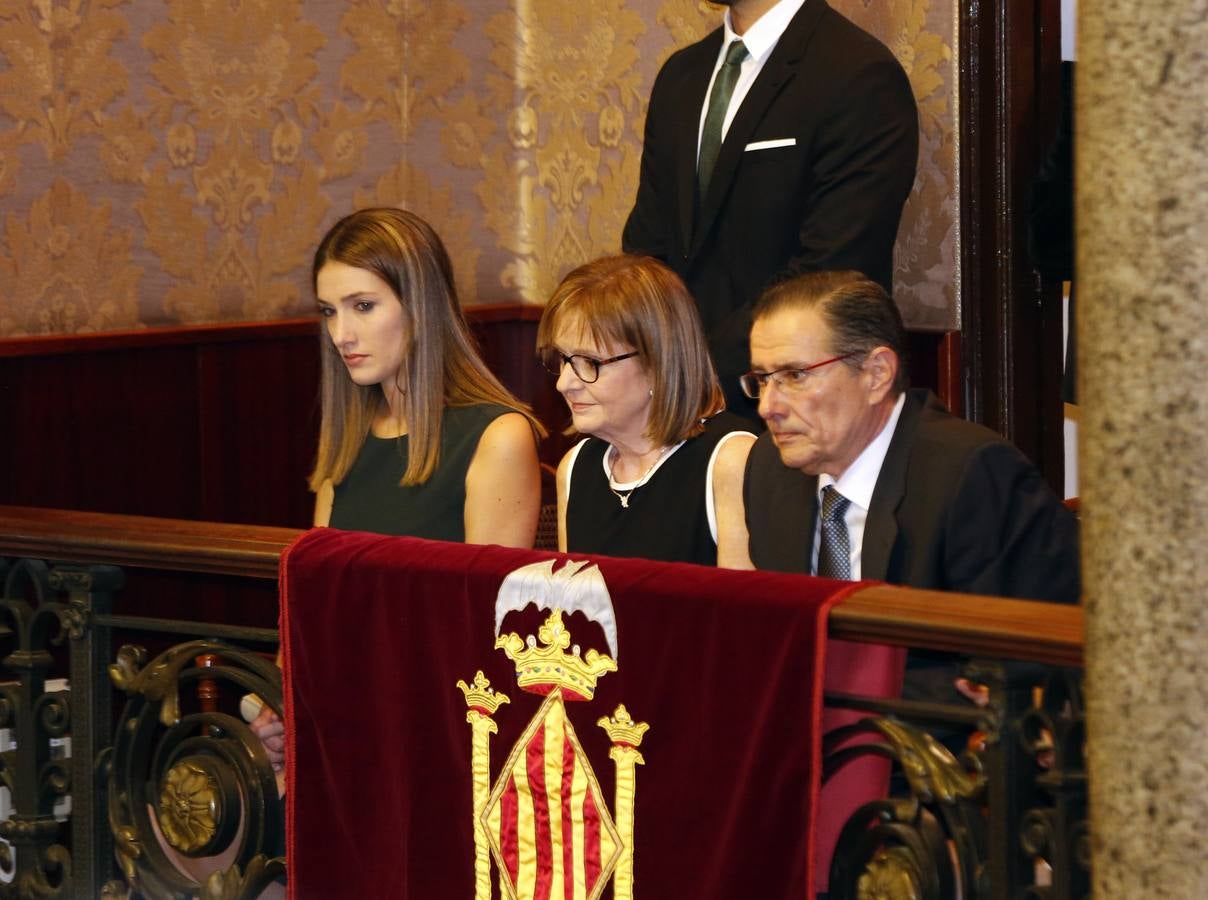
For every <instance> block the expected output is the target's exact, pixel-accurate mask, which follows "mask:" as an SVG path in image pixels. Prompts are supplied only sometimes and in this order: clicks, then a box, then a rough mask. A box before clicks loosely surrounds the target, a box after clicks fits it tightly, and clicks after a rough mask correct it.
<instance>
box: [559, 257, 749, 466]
mask: <svg viewBox="0 0 1208 900" xmlns="http://www.w3.org/2000/svg"><path fill="white" fill-rule="evenodd" d="M571 322H577V323H578V325H579V327H580V328H581V329H582V331H583V333H584V334H585V335H587V336H589V337H590V338H591V340H592V341H594V342H595V343H596V344H599V345H600V346H601V347H620V346H629V347H632V348H633V349H634V350H636V351H638V354H639V356H638V361H639V362H640V363H641V366H642V368H643V369H644V370H645V371H646V374H647V375H648V376H649V378H650V380H651V382H652V383H653V391H654V394H653V397H652V398H651V403H650V419H649V422H648V423H647V427H646V437H648V438H649V439H650V440H651V441H653V442H654V443H656V444H659V445H662V446H667V445H669V444H674V443H677V442H679V441H682V440H685V439H686V438H689V437H693V436H694V435H697V434H700V432H701V431H702V429H703V428H704V421H705V420H706V419H707V418H708V417H709V416H712V415H715V414H716V413H718V412H720V411H721V410H722V409H724V408H725V398H724V396H723V394H722V390H721V386H720V385H719V384H718V382H717V373H716V372H715V370H714V368H713V361H712V360H711V359H710V358H709V347H708V345H707V344H706V342H705V334H704V329H703V328H702V326H701V323H700V315H699V313H698V312H697V310H696V303H695V301H693V299H692V296H691V295H690V294H689V293H688V289H687V288H686V287H685V286H684V283H683V282H682V281H681V280H680V278H679V276H678V275H676V274H675V273H674V272H672V271H671V270H670V269H669V268H667V266H665V265H664V264H663V263H661V262H659V261H658V260H656V259H651V258H649V257H645V256H606V257H604V258H602V259H597V260H595V261H594V262H589V263H586V264H585V265H582V266H579V268H577V269H575V270H574V271H573V272H571V273H570V274H569V275H567V276H566V277H565V278H564V279H562V283H561V284H560V285H558V288H557V290H555V291H554V295H553V296H552V297H551V298H550V300H549V303H548V304H546V307H545V313H544V314H543V315H542V316H541V323H540V325H538V326H537V346H538V347H541V348H545V347H550V346H552V345H553V340H554V335H555V334H556V333H557V332H558V330H559V329H560V328H561V327H563V326H564V325H569V324H570V323H571Z"/></svg>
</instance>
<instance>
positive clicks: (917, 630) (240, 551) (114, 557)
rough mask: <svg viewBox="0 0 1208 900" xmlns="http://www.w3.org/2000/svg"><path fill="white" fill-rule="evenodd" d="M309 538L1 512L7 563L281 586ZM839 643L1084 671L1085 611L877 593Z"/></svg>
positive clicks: (852, 604) (841, 617) (838, 634)
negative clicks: (207, 576) (124, 569)
mask: <svg viewBox="0 0 1208 900" xmlns="http://www.w3.org/2000/svg"><path fill="white" fill-rule="evenodd" d="M301 534H302V532H301V531H298V530H296V529H290V528H266V527H257V526H250V525H227V524H221V523H216V522H192V521H184V520H178V519H155V518H148V517H143V516H116V515H107V514H104V513H86V512H74V511H69V510H57V509H30V508H22V507H12V506H0V555H4V556H19V557H33V558H39V559H47V558H48V559H61V560H71V561H72V562H81V563H94V564H96V563H106V564H110V565H118V566H131V567H136V568H137V567H144V568H150V569H159V570H166V571H175V572H205V573H218V574H226V575H239V576H244V577H248V578H257V579H273V578H276V577H277V568H278V565H279V562H280V556H281V552H282V551H283V550H284V549H285V548H286V547H287V546H289V544H290V543H292V542H293V541H294V540H295V539H297V537H298V536H299V535H301ZM830 633H831V636H832V637H835V638H842V639H844V640H854V641H867V642H872V643H879V644H893V645H896V646H905V647H921V648H926V649H931V650H944V651H950V652H954V653H963V654H968V655H971V656H994V657H1006V658H1010V659H1024V660H1031V661H1034V662H1041V663H1048V664H1050V665H1059V666H1079V665H1081V664H1082V633H1083V622H1082V608H1081V607H1079V606H1064V605H1058V604H1053V603H1039V602H1033V601H1028V600H1007V599H1003V598H1000V597H981V596H975V595H971V594H951V593H944V592H941V591H919V590H913V589H911V588H901V587H890V586H887V585H871V586H869V587H866V588H863V589H861V590H859V591H856V592H855V593H854V594H853V595H852V596H851V597H850V598H849V599H848V600H847V602H846V603H844V604H843V605H842V606H839V607H837V608H836V609H835V610H834V611H833V612H832V613H831V617H830Z"/></svg>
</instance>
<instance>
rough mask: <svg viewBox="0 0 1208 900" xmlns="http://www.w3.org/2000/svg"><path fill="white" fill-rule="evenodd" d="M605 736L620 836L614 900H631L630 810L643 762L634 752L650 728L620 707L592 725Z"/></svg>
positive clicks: (640, 755)
mask: <svg viewBox="0 0 1208 900" xmlns="http://www.w3.org/2000/svg"><path fill="white" fill-rule="evenodd" d="M596 724H597V725H599V726H600V727H601V728H603V729H604V731H605V732H606V733H607V734H608V739H609V740H610V741H612V749H611V750H609V751H608V756H609V758H610V759H612V760H613V762H614V763H615V764H616V770H617V790H616V793H617V800H616V815H617V831H619V832H620V834H621V856H620V859H618V860H617V869H616V873H615V874H614V875H613V877H612V892H613V897H614V898H615V900H633V810H634V803H635V798H636V795H637V774H636V768H637V766H639V765H645V763H646V760H644V759H643V758H642V754H641V753H639V752H638V746H639V745H640V744H641V743H642V736H643V735H644V734H645V733H646V731H647V730H648V729H649V728H650V726H649V725H647V724H646V723H645V722H635V721H633V717H632V716H630V715H629V710H627V709H625V706H624V704H622V705H620V706H618V707H617V708H616V712H614V713H613V714H612V718H609V717H607V716H605V717H602V718H601V719H600V720H599V721H598V722H596Z"/></svg>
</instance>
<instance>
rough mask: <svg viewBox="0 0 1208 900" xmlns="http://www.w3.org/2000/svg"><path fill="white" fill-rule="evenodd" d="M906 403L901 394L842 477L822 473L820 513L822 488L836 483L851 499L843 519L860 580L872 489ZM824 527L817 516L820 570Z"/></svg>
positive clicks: (854, 577) (854, 573)
mask: <svg viewBox="0 0 1208 900" xmlns="http://www.w3.org/2000/svg"><path fill="white" fill-rule="evenodd" d="M905 405H906V395H905V394H900V395H899V396H898V402H897V403H895V404H894V405H893V412H891V413H890V414H889V421H887V422H886V423H885V427H884V428H882V429H881V430H880V432H878V433H877V436H876V437H875V438H873V439H872V441H871V442H870V443H869V445H868V446H867V447H865V448H864V450H863V451H861V453H860V455H859V456H857V457H856V459H855V461H854V462H853V463H852V464H851V465H850V466H848V467H847V471H845V472H844V473H843V474H842V475H840V476H839V480H838V481H836V480H835V479H834V478H832V477H831V476H830V475H819V476H818V515H821V514H822V489H823V488H824V487H826V486H827V485H828V484H833V485H834V486H835V490H836V491H838V492H839V493H840V494H842V495H843V496H844V497H846V498H847V499H848V501H849V502H848V505H847V513H846V514H845V515H844V517H843V519H844V521H845V522H847V534H848V537H849V539H850V540H849V544H850V546H851V577H852V581H859V580H860V577H861V559H862V557H863V554H862V553H861V550H862V549H863V546H864V525H865V523H866V522H867V521H868V507H869V506H870V505H871V504H872V492H873V491H874V490H876V487H877V478H878V477H879V476H880V474H881V466H882V465H883V464H884V463H885V454H886V453H888V452H889V444H890V442H891V441H892V440H893V433H894V431H895V430H897V427H898V419H899V418H900V417H901V415H902V407H903V406H905ZM821 531H822V529H821V528H819V527H818V526H817V519H816V518H815V520H814V552H813V556H812V557H811V561H810V571H811V572H813V573H817V571H818V547H819V546H821V541H822V538H821Z"/></svg>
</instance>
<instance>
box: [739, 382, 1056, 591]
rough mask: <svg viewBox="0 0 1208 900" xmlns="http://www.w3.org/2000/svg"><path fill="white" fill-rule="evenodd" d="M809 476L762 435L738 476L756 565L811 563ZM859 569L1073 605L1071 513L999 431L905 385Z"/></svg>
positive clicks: (892, 579)
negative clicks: (793, 466) (785, 459)
mask: <svg viewBox="0 0 1208 900" xmlns="http://www.w3.org/2000/svg"><path fill="white" fill-rule="evenodd" d="M817 485H818V479H817V478H816V477H815V476H808V475H805V474H803V473H802V472H800V471H798V470H796V469H790V468H787V467H786V466H784V465H783V464H782V463H781V462H780V455H779V453H778V452H777V450H776V447H775V445H774V444H773V443H772V442H771V438H770V436H769V435H767V434H765V435H762V436H761V437H760V438H759V440H758V441H756V443H755V445H754V446H753V447H752V448H751V454H750V456H749V457H748V459H747V472H746V480H745V483H744V485H743V492H744V499H745V501H746V515H747V527H748V528H749V529H750V551H751V559H752V561H753V562H754V563H755V566H756V568H759V569H771V570H775V571H781V572H806V573H808V572H809V566H810V558H811V554H812V549H813V540H814V528H815V527H816V524H815V520H816V519H817ZM861 554H862V556H861V576H862V577H863V578H866V579H878V580H883V581H887V582H889V583H890V584H900V585H905V586H907V587H917V588H927V589H933V590H948V591H960V592H963V593H974V594H989V595H995V596H1002V597H1018V598H1025V599H1031V600H1051V601H1056V602H1062V603H1076V602H1078V598H1079V591H1080V578H1079V560H1078V523H1077V521H1076V520H1075V519H1074V516H1073V514H1072V513H1070V511H1069V510H1067V509H1066V508H1065V506H1064V505H1063V504H1062V503H1061V501H1060V500H1059V499H1058V498H1057V496H1056V494H1054V493H1053V491H1052V490H1051V489H1050V488H1049V486H1048V484H1047V483H1046V482H1045V480H1044V479H1043V478H1042V477H1041V475H1040V473H1039V472H1038V471H1037V470H1036V468H1035V467H1034V466H1033V465H1032V464H1031V463H1030V462H1029V461H1028V460H1027V459H1026V458H1025V457H1024V456H1023V454H1021V453H1020V452H1019V451H1018V450H1016V449H1015V448H1014V447H1012V446H1011V445H1010V444H1008V443H1007V442H1006V441H1004V440H1003V439H1002V438H1001V437H999V436H998V435H997V434H995V433H994V432H992V431H990V430H989V429H987V428H983V427H982V426H980V425H975V424H973V423H972V422H967V421H965V420H964V419H958V418H957V417H955V416H953V415H951V414H949V413H948V412H947V411H946V410H945V409H944V408H943V406H942V405H941V404H940V402H939V400H937V399H936V398H935V396H934V395H932V394H931V393H930V392H928V391H923V390H912V391H910V392H908V393H907V395H906V405H905V406H904V407H903V409H902V415H901V416H900V417H899V419H898V424H897V428H896V429H895V431H894V435H893V440H892V441H891V443H890V445H889V450H888V452H887V453H886V455H885V462H884V464H883V465H882V467H881V473H880V475H879V476H878V478H877V486H876V488H875V489H874V491H873V496H872V503H871V506H870V508H869V511H868V521H867V523H866V524H865V528H864V543H863V545H862V547H861Z"/></svg>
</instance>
